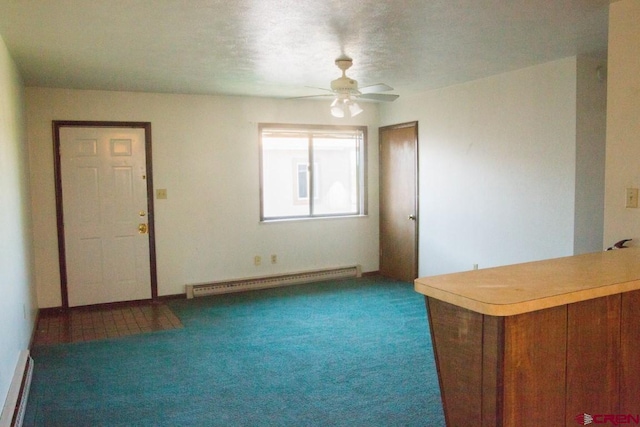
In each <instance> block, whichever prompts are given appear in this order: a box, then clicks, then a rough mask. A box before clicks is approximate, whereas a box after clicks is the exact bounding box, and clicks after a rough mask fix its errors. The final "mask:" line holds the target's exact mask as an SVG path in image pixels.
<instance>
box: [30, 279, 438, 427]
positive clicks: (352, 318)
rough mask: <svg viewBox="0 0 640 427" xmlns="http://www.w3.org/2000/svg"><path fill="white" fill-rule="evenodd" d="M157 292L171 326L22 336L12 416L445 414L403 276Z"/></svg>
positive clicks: (424, 419) (284, 420) (297, 422)
mask: <svg viewBox="0 0 640 427" xmlns="http://www.w3.org/2000/svg"><path fill="white" fill-rule="evenodd" d="M168 304H169V305H170V307H171V309H172V310H173V312H174V313H175V314H176V315H177V316H178V317H179V318H180V320H181V321H182V323H183V325H184V328H183V329H176V330H170V331H162V332H154V333H150V334H144V335H138V336H130V337H124V338H119V339H110V340H104V341H93V342H88V343H78V344H62V345H55V346H48V347H37V348H34V349H33V351H32V356H33V358H34V361H35V371H34V377H33V382H32V386H31V392H30V396H29V401H28V406H27V413H26V417H25V424H24V425H26V426H350V427H353V426H443V425H444V416H443V413H442V405H441V401H440V394H439V389H438V379H437V375H436V369H435V363H434V358H433V351H432V349H431V341H430V338H429V327H428V324H427V318H426V310H425V307H424V298H423V297H422V296H421V295H419V294H417V293H415V292H414V291H413V287H412V285H410V284H407V283H403V282H394V281H389V280H386V279H383V278H379V277H367V278H361V279H354V280H341V281H332V282H323V283H316V284H307V285H300V286H290V287H285V288H278V289H269V290H263V291H254V292H246V293H241V294H229V295H222V296H215V297H206V298H198V299H194V300H176V301H172V302H170V303H168Z"/></svg>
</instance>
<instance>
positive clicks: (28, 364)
mask: <svg viewBox="0 0 640 427" xmlns="http://www.w3.org/2000/svg"><path fill="white" fill-rule="evenodd" d="M32 375H33V359H32V358H31V356H30V355H29V350H25V351H23V352H21V353H20V356H19V357H18V364H17V365H16V371H15V373H14V375H13V380H12V381H11V385H10V386H9V393H7V399H6V400H5V402H4V408H3V409H2V414H1V415H0V427H21V426H22V421H23V420H24V413H25V410H26V409H27V399H28V397H29V388H30V387H31V377H32Z"/></svg>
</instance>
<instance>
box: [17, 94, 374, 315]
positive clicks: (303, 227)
mask: <svg viewBox="0 0 640 427" xmlns="http://www.w3.org/2000/svg"><path fill="white" fill-rule="evenodd" d="M26 103H27V120H28V139H29V145H30V150H31V163H32V172H31V179H32V192H33V209H34V218H35V222H34V236H35V237H34V242H35V261H36V280H37V286H38V303H39V306H40V307H55V306H59V305H60V304H61V297H60V277H59V268H58V253H57V234H56V216H55V194H54V174H53V149H52V135H51V132H52V131H51V121H52V120H104V121H107V120H109V121H148V122H151V126H152V138H153V143H152V144H153V180H154V187H155V188H166V189H167V192H168V198H167V200H155V211H156V222H155V225H156V247H157V261H158V264H157V265H158V292H159V294H160V295H172V294H178V293H183V292H184V285H185V284H188V283H201V282H211V281H217V280H224V279H233V278H241V277H251V276H260V275H267V274H278V273H282V272H291V271H304V270H308V269H314V268H322V267H333V266H343V265H354V264H360V265H362V268H363V271H376V270H377V269H378V196H377V194H378V150H377V149H376V147H377V137H378V135H377V128H376V124H377V121H378V115H377V106H376V105H375V104H365V105H363V107H364V109H365V112H364V113H362V114H361V115H360V116H358V117H356V118H355V119H352V120H350V121H344V120H337V119H334V118H332V117H331V115H330V114H329V108H328V104H327V102H322V101H299V100H297V101H292V100H273V99H264V98H245V97H222V96H195V95H171V94H149V93H126V92H103V91H77V90H59V89H44V88H27V89H26ZM260 122H267V123H303V124H341V123H345V124H357V125H368V126H369V133H368V140H369V147H371V149H369V150H368V159H369V169H368V172H369V173H368V178H369V179H368V190H369V192H368V200H369V204H368V208H369V216H368V217H363V218H344V219H325V220H307V221H297V222H283V223H269V224H260V222H259V208H260V205H259V174H258V170H259V169H258V168H259V157H258V155H259V150H258V123H260ZM270 254H277V255H278V264H276V265H271V264H270V263H269V256H270ZM254 255H261V256H262V257H263V263H262V265H261V266H260V267H256V266H254V265H253V258H254Z"/></svg>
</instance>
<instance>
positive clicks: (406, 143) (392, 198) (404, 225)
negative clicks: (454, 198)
mask: <svg viewBox="0 0 640 427" xmlns="http://www.w3.org/2000/svg"><path fill="white" fill-rule="evenodd" d="M379 144H380V274H382V275H383V276H386V277H390V278H393V279H398V280H403V281H407V282H411V281H413V280H414V279H415V278H416V277H418V244H417V243H418V205H417V194H418V192H417V190H418V184H417V176H418V152H417V147H418V123H417V122H412V123H404V124H400V125H393V126H386V127H382V128H380V130H379Z"/></svg>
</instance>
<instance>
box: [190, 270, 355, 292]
mask: <svg viewBox="0 0 640 427" xmlns="http://www.w3.org/2000/svg"><path fill="white" fill-rule="evenodd" d="M361 276H362V271H361V269H360V266H359V265H355V266H352V267H340V268H330V269H324V270H315V271H305V272H299V273H289V274H281V275H277V276H263V277H254V278H248V279H239V280H230V281H224V282H214V283H202V284H193V285H186V293H187V298H194V297H201V296H207V295H217V294H228V293H231V292H240V291H249V290H255V289H266V288H276V287H280V286H289V285H299V284H302V283H312V282H320V281H323V280H333V279H346V278H350V277H361Z"/></svg>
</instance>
